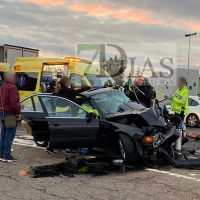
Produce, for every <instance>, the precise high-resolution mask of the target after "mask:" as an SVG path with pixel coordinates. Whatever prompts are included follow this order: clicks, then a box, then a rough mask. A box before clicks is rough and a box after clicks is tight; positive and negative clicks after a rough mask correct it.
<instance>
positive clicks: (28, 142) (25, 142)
mask: <svg viewBox="0 0 200 200" xmlns="http://www.w3.org/2000/svg"><path fill="white" fill-rule="evenodd" d="M13 144H16V145H21V146H26V147H34V148H39V149H44V148H43V147H39V146H37V145H36V143H35V141H34V140H33V136H30V135H23V136H16V137H15V139H14V141H13Z"/></svg>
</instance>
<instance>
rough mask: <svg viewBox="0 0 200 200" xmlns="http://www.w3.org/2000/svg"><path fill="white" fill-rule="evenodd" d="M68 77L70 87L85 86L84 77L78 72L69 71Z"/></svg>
mask: <svg viewBox="0 0 200 200" xmlns="http://www.w3.org/2000/svg"><path fill="white" fill-rule="evenodd" d="M70 79H71V86H72V88H81V87H86V86H87V84H86V82H85V80H84V78H83V77H82V76H81V75H79V74H75V73H71V74H70Z"/></svg>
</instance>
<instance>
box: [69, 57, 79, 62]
mask: <svg viewBox="0 0 200 200" xmlns="http://www.w3.org/2000/svg"><path fill="white" fill-rule="evenodd" d="M65 60H66V61H69V62H80V61H81V60H80V59H78V58H72V57H66V58H65Z"/></svg>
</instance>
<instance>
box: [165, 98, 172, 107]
mask: <svg viewBox="0 0 200 200" xmlns="http://www.w3.org/2000/svg"><path fill="white" fill-rule="evenodd" d="M163 103H164V104H165V105H166V106H168V105H169V106H171V105H172V101H171V100H169V99H164V100H163Z"/></svg>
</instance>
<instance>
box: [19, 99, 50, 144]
mask: <svg viewBox="0 0 200 200" xmlns="http://www.w3.org/2000/svg"><path fill="white" fill-rule="evenodd" d="M21 115H22V119H23V120H24V121H25V122H27V123H28V125H30V126H31V128H32V135H33V136H34V139H35V140H37V141H42V140H47V139H48V138H49V126H48V122H47V121H46V118H45V113H44V111H43V109H42V107H41V104H40V101H39V99H38V97H37V95H35V96H32V97H30V98H28V99H26V100H25V101H22V102H21Z"/></svg>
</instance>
